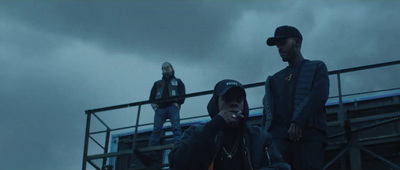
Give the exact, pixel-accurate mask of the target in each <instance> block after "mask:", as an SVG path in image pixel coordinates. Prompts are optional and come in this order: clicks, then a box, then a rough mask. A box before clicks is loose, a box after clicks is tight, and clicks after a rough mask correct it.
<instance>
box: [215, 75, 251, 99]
mask: <svg viewBox="0 0 400 170" xmlns="http://www.w3.org/2000/svg"><path fill="white" fill-rule="evenodd" d="M232 88H238V89H240V90H241V91H242V92H243V96H245V95H246V92H245V90H244V87H243V85H242V84H240V83H239V82H238V81H236V80H231V79H225V80H221V81H220V82H218V83H217V84H216V85H215V87H214V94H215V95H217V96H223V95H224V94H225V93H226V92H228V91H229V90H230V89H232Z"/></svg>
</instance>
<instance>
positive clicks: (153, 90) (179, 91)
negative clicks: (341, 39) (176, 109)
mask: <svg viewBox="0 0 400 170" xmlns="http://www.w3.org/2000/svg"><path fill="white" fill-rule="evenodd" d="M171 79H175V80H176V81H177V83H178V87H177V94H175V95H171V94H169V92H168V91H169V90H168V88H169V87H168V86H169V85H170V84H171ZM159 86H164V88H165V89H164V90H163V93H162V94H161V95H162V96H161V99H163V98H168V97H174V96H184V95H185V94H186V90H185V84H183V82H182V80H181V79H178V78H175V76H174V75H172V76H171V77H169V78H166V77H164V76H163V78H162V79H161V80H158V81H156V82H154V84H153V87H152V88H151V92H150V97H149V100H155V99H156V96H157V89H158V87H159ZM184 102H185V98H183V97H182V98H178V99H172V100H167V101H161V102H157V103H156V104H158V105H159V106H160V107H161V108H164V107H167V106H170V105H171V104H172V103H178V104H179V105H182V104H183V103H184Z"/></svg>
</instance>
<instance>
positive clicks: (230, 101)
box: [218, 87, 245, 127]
mask: <svg viewBox="0 0 400 170" xmlns="http://www.w3.org/2000/svg"><path fill="white" fill-rule="evenodd" d="M244 97H245V96H244V93H243V90H242V89H240V88H236V87H234V88H231V89H230V90H229V91H228V92H226V93H225V95H223V96H219V97H218V108H219V110H220V111H221V110H226V109H232V110H237V112H242V113H243V109H244ZM238 117H239V116H238ZM239 121H240V120H239V119H238V121H237V122H235V123H232V124H230V125H229V127H237V126H238V125H239V123H241V122H239Z"/></svg>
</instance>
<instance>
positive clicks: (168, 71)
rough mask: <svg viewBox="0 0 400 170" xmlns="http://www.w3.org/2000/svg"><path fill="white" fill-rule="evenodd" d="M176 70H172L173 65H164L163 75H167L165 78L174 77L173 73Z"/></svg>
mask: <svg viewBox="0 0 400 170" xmlns="http://www.w3.org/2000/svg"><path fill="white" fill-rule="evenodd" d="M173 71H174V70H173V69H172V67H171V65H170V64H168V63H167V64H164V65H163V66H162V73H163V75H165V76H167V77H168V76H171V75H172V72H173Z"/></svg>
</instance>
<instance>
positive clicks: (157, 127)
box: [150, 105, 182, 146]
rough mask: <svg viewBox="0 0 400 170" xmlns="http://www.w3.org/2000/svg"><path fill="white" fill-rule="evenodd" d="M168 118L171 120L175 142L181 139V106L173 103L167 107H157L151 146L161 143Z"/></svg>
mask: <svg viewBox="0 0 400 170" xmlns="http://www.w3.org/2000/svg"><path fill="white" fill-rule="evenodd" d="M167 119H170V121H171V130H172V133H173V136H174V142H176V141H178V140H180V139H181V136H182V132H181V125H180V123H179V122H180V121H179V120H180V117H179V108H178V107H176V106H174V105H171V106H168V107H166V108H157V110H156V111H155V115H154V127H153V133H152V134H151V140H150V146H157V145H160V137H161V132H162V127H163V125H164V123H165V121H166V120H167Z"/></svg>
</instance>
